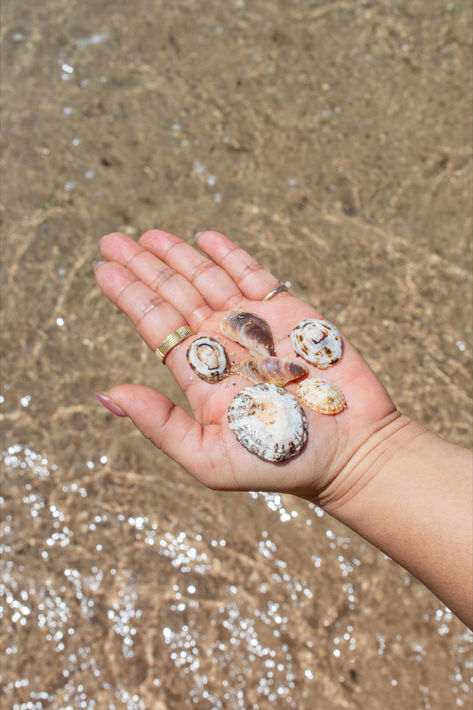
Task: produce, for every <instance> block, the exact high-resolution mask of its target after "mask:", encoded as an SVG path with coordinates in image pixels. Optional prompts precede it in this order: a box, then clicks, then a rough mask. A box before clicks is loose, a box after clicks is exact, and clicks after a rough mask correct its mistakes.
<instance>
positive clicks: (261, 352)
mask: <svg viewBox="0 0 473 710" xmlns="http://www.w3.org/2000/svg"><path fill="white" fill-rule="evenodd" d="M220 330H221V331H222V333H223V335H225V336H226V337H227V338H230V340H233V341H234V342H235V343H239V344H240V345H243V347H244V348H246V349H247V350H249V352H250V353H251V354H252V355H253V356H254V357H261V356H263V357H264V356H265V355H274V354H275V353H274V341H273V335H272V333H271V328H270V327H269V324H268V323H266V321H265V320H263V319H262V318H260V317H259V316H256V315H255V314H254V313H246V312H245V311H231V312H230V313H227V315H226V316H225V317H224V318H223V319H222V322H221V323H220Z"/></svg>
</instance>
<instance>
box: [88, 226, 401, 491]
mask: <svg viewBox="0 0 473 710" xmlns="http://www.w3.org/2000/svg"><path fill="white" fill-rule="evenodd" d="M198 245H199V247H200V248H201V249H202V250H203V251H204V252H206V254H207V255H208V256H209V257H210V259H208V258H206V257H205V256H203V255H202V254H201V253H200V252H199V251H197V250H196V249H194V248H193V247H192V246H190V245H189V244H188V243H186V242H185V241H183V240H181V239H179V238H178V237H175V236H173V235H171V234H168V233H166V232H163V231H159V230H151V231H148V232H146V233H145V234H143V236H142V237H141V238H140V240H139V241H138V242H135V241H133V240H132V239H130V238H129V237H127V236H125V235H123V234H118V233H116V234H109V235H107V236H106V237H104V238H103V239H102V241H101V245H100V248H101V251H102V254H103V256H104V257H105V258H106V259H107V260H108V261H106V262H101V263H99V264H98V265H97V266H96V269H95V272H96V279H97V283H98V285H99V286H100V288H101V289H102V290H103V292H104V293H105V295H106V296H108V298H109V299H110V300H111V301H112V302H113V303H114V304H115V305H116V306H118V308H120V309H121V310H122V311H123V312H124V313H125V314H126V315H127V316H129V318H130V319H131V321H132V322H133V323H134V325H135V327H136V329H137V331H138V333H139V334H140V335H141V337H142V338H143V339H144V340H145V342H146V343H147V344H148V345H149V346H150V348H151V349H152V350H153V351H154V350H156V348H157V347H158V346H159V345H160V343H162V341H163V340H164V339H165V338H166V337H167V336H168V335H169V334H170V333H171V332H173V331H174V330H176V329H177V328H179V327H180V326H182V325H186V324H188V325H189V326H190V327H191V329H192V331H193V333H194V335H193V336H191V337H190V338H188V339H186V340H184V341H183V342H182V343H180V344H179V345H178V346H176V347H175V348H174V349H173V350H172V351H171V352H170V353H169V354H168V355H167V357H166V366H167V367H169V369H170V370H171V372H172V374H173V375H174V377H175V379H176V380H177V382H178V384H179V385H180V387H181V388H182V390H183V391H184V393H185V395H186V397H187V399H188V401H189V405H190V408H191V410H192V413H193V416H190V415H189V414H188V413H187V412H185V411H184V410H183V409H182V408H180V407H178V406H176V405H174V403H173V402H171V401H170V400H169V399H168V398H167V397H165V396H164V395H163V394H161V393H159V392H156V391H155V390H153V389H151V388H149V387H145V386H142V385H131V384H127V385H119V386H117V387H114V388H113V389H111V390H110V391H109V392H107V393H106V394H107V396H108V397H109V398H110V399H111V401H112V402H114V403H115V404H116V405H118V407H119V408H120V409H121V410H122V412H123V413H122V416H124V415H126V416H128V417H130V418H131V419H132V420H133V422H134V424H135V425H136V426H137V427H138V429H139V430H140V431H141V432H142V433H143V435H144V436H145V437H146V438H148V439H150V440H151V441H152V442H153V443H154V444H155V445H156V446H157V447H158V448H160V449H162V450H163V451H164V452H165V453H166V454H167V455H168V456H170V457H171V458H172V459H174V460H175V461H177V462H178V463H179V464H181V465H182V466H183V467H184V468H185V469H187V471H189V473H191V474H192V475H193V476H194V477H195V478H196V479H198V480H199V481H200V482H202V483H203V484H205V485H206V486H209V487H210V488H214V489H219V490H271V491H280V492H288V493H294V494H297V495H300V496H304V497H307V498H310V499H312V500H318V501H319V502H320V501H322V502H329V503H333V502H336V501H337V499H338V498H340V497H341V496H342V495H346V494H347V491H348V489H349V488H351V487H352V486H353V485H354V484H356V482H357V478H358V477H359V476H361V475H362V474H363V465H362V464H363V455H360V451H364V450H370V445H369V442H370V439H371V438H372V437H373V436H376V437H377V441H379V440H380V438H381V440H382V438H383V434H382V432H383V430H384V429H385V428H386V429H387V428H388V426H389V424H391V423H392V422H393V421H394V420H395V419H396V418H397V417H398V416H399V414H398V412H396V409H395V407H394V405H393V403H392V401H391V400H390V398H389V396H388V395H387V393H386V391H385V390H384V388H383V386H382V385H381V383H380V382H379V380H378V379H377V377H376V376H375V375H374V373H373V372H372V371H371V369H370V368H369V366H368V365H367V363H366V362H365V361H364V360H363V358H362V357H361V356H360V355H359V353H358V352H357V351H356V350H355V348H354V347H353V346H352V345H351V344H350V343H349V342H348V341H347V340H346V338H343V348H344V350H343V357H342V359H341V360H340V361H339V362H338V363H337V364H336V365H335V366H333V367H331V368H330V369H329V370H327V371H325V372H321V371H320V370H318V369H317V368H316V367H314V366H312V365H309V377H315V376H316V377H322V378H323V379H328V380H329V381H330V382H333V383H334V384H336V385H337V386H338V387H339V388H340V389H341V390H342V392H343V393H344V395H345V398H346V401H347V408H346V409H345V410H344V411H343V412H341V413H340V414H338V415H336V416H327V415H323V414H318V413H316V412H314V411H312V410H311V409H308V408H306V407H304V410H305V413H306V416H307V420H308V432H309V436H308V442H307V445H306V446H305V447H304V449H303V450H302V451H301V453H300V454H298V455H297V456H295V457H293V458H291V459H288V460H286V461H284V462H282V463H277V464H274V463H270V462H267V461H263V460H261V459H259V458H258V457H256V456H255V455H254V454H251V453H249V452H248V451H247V450H246V449H245V448H244V447H243V446H242V445H241V444H240V443H238V441H237V440H236V438H235V436H234V434H233V433H232V431H231V430H230V428H229V425H228V421H227V408H228V405H229V403H230V401H231V400H232V399H233V397H234V396H235V394H236V393H237V392H238V391H240V390H241V389H243V387H245V386H247V385H248V384H250V383H249V382H248V381H246V380H244V379H242V378H241V376H239V375H230V376H228V377H227V378H225V379H224V380H222V381H220V382H218V383H215V384H210V383H207V382H205V381H203V380H201V379H200V378H199V377H198V376H197V375H196V374H195V373H194V372H193V371H192V370H191V368H190V366H189V364H188V362H187V359H186V351H187V348H188V347H189V345H190V343H191V342H192V340H194V339H195V338H196V337H197V336H200V335H207V336H212V337H214V338H216V339H217V340H218V341H219V342H220V343H222V344H223V345H224V347H225V349H226V351H227V354H228V355H229V356H230V359H231V360H232V361H233V362H235V361H236V362H239V361H241V360H243V359H245V358H247V357H248V352H247V351H246V350H244V348H242V347H240V346H239V345H237V344H236V343H233V342H231V341H228V340H227V339H226V338H224V336H223V335H222V334H221V332H220V322H221V320H222V318H223V316H224V315H225V314H226V313H228V311H231V310H243V311H248V312H250V313H255V314H256V315H258V316H260V317H261V318H263V319H264V320H266V321H267V322H268V323H269V325H270V326H271V329H272V333H273V337H274V343H275V350H276V354H277V355H278V356H280V357H287V358H292V359H295V353H294V351H293V349H292V345H291V340H290V337H289V336H290V334H291V331H292V330H293V328H294V327H295V326H296V325H297V323H299V322H300V321H301V320H303V319H305V318H321V317H323V316H321V314H320V313H318V312H317V311H315V310H314V309H313V308H311V307H310V306H309V305H307V304H306V303H304V302H303V301H301V300H299V299H298V298H295V297H294V296H293V295H291V294H289V293H287V292H281V293H279V294H278V295H276V296H274V297H273V298H272V299H270V300H269V301H263V300H262V299H263V298H264V297H265V296H266V295H267V294H268V293H269V292H271V291H272V290H273V289H275V288H276V287H277V286H278V285H279V282H278V280H277V279H276V278H275V277H274V276H273V275H271V274H270V273H269V272H267V271H265V270H264V269H263V268H262V267H261V266H260V265H258V264H257V263H256V262H255V261H254V260H253V259H252V258H251V257H250V256H249V255H248V254H247V253H246V252H245V251H243V249H240V248H239V247H237V246H236V245H235V244H234V243H232V242H231V241H230V240H229V239H228V238H227V237H225V236H223V235H221V234H218V233H216V232H203V233H202V234H201V235H200V237H199V239H198ZM306 364H307V363H306ZM296 388H297V386H296V385H295V384H289V385H287V386H286V389H287V390H288V391H289V392H292V393H295V391H296ZM102 403H103V401H102ZM115 413H117V410H116V409H115ZM358 472H359V473H358ZM348 479H349V480H348Z"/></svg>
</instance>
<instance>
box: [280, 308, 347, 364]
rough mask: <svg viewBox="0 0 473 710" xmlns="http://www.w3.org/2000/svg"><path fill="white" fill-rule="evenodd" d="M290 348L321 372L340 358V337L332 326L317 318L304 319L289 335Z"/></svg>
mask: <svg viewBox="0 0 473 710" xmlns="http://www.w3.org/2000/svg"><path fill="white" fill-rule="evenodd" d="M291 342H292V347H293V348H294V350H295V351H296V353H299V355H302V357H303V358H304V359H305V360H307V361H308V362H310V363H312V365H316V366H317V367H318V368H320V369H321V370H326V369H327V367H331V366H332V365H335V363H336V362H338V361H339V360H340V358H341V357H342V336H341V335H340V333H339V332H338V330H337V329H336V328H335V326H334V325H332V324H331V323H329V322H328V321H326V320H321V319H318V318H306V320H303V321H301V322H300V323H298V324H297V325H296V327H295V328H294V330H293V331H292V334H291Z"/></svg>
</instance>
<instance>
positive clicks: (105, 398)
mask: <svg viewBox="0 0 473 710" xmlns="http://www.w3.org/2000/svg"><path fill="white" fill-rule="evenodd" d="M94 394H95V396H96V397H97V399H98V401H99V402H100V404H102V405H103V406H104V407H105V409H108V411H109V412H111V413H112V414H115V415H116V416H117V417H126V416H127V413H126V412H124V411H123V409H122V408H121V407H119V406H118V404H117V403H116V402H114V401H113V399H112V398H111V397H110V395H109V394H107V393H106V392H94Z"/></svg>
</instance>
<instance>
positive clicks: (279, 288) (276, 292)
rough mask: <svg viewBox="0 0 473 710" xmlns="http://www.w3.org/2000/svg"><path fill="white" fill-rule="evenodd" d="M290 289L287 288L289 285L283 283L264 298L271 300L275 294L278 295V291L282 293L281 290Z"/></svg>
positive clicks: (264, 299)
mask: <svg viewBox="0 0 473 710" xmlns="http://www.w3.org/2000/svg"><path fill="white" fill-rule="evenodd" d="M288 290H289V289H288V288H287V286H285V285H284V284H281V285H280V286H278V287H277V288H275V289H274V291H270V292H269V293H268V295H267V296H265V297H264V298H263V301H269V299H270V298H272V297H273V296H276V294H278V293H281V291H288Z"/></svg>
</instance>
